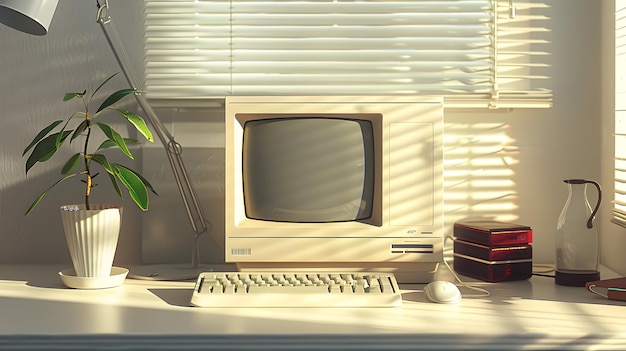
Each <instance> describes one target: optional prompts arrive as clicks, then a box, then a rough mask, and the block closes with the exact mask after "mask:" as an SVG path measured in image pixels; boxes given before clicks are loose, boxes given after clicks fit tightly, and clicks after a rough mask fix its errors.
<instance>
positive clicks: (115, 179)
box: [107, 172, 122, 198]
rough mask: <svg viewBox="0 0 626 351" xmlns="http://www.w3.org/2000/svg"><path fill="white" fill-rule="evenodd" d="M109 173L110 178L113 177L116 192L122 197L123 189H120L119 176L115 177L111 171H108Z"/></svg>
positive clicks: (112, 181)
mask: <svg viewBox="0 0 626 351" xmlns="http://www.w3.org/2000/svg"><path fill="white" fill-rule="evenodd" d="M107 175H108V176H109V179H111V183H112V184H113V188H114V189H115V192H116V193H117V195H118V196H119V197H120V198H122V189H120V185H119V184H118V183H117V178H115V175H114V174H111V173H109V172H107Z"/></svg>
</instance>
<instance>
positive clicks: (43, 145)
mask: <svg viewBox="0 0 626 351" xmlns="http://www.w3.org/2000/svg"><path fill="white" fill-rule="evenodd" d="M115 76H116V74H114V75H112V76H110V77H108V78H107V79H106V80H104V81H103V82H102V84H100V85H99V86H98V88H96V89H95V90H94V91H93V93H92V94H91V95H87V91H86V90H85V91H83V92H82V93H67V94H65V96H64V98H63V101H66V102H67V101H70V100H73V99H75V98H78V99H81V100H82V102H83V108H82V110H81V111H78V112H74V113H73V114H72V115H71V116H70V117H69V118H67V119H66V120H56V121H54V122H52V123H51V124H49V125H48V126H47V127H45V128H43V129H42V130H41V131H40V132H39V133H38V134H37V135H36V136H35V138H34V139H33V141H32V142H31V143H30V144H29V145H28V146H27V147H26V149H25V150H24V153H23V156H24V155H26V154H27V153H29V152H30V155H29V156H28V158H27V159H26V173H27V174H28V171H29V170H30V169H31V168H32V167H33V166H34V165H35V164H37V163H38V162H45V161H48V160H49V159H51V158H52V157H53V156H54V155H55V154H56V152H57V151H58V150H59V149H60V148H61V146H62V145H63V144H71V143H72V142H73V141H75V140H76V141H79V142H81V143H82V144H81V148H80V149H81V151H79V152H77V153H75V154H73V155H72V156H71V157H70V158H69V159H68V160H67V161H66V162H65V164H64V165H63V167H62V168H61V174H62V177H61V178H60V179H58V180H57V181H56V182H54V183H53V184H52V185H51V186H50V187H49V188H47V189H46V190H45V191H44V192H43V193H41V194H40V195H39V196H38V197H37V198H36V199H35V201H33V203H32V204H31V205H30V207H29V208H28V210H27V211H26V214H28V213H30V212H31V211H32V210H33V208H35V206H37V204H39V202H40V201H41V200H42V199H43V198H44V197H45V196H46V195H47V194H48V192H49V191H50V190H51V189H52V188H54V187H55V186H57V185H58V184H60V183H62V182H64V181H66V180H68V179H71V178H75V177H76V178H79V179H80V181H81V183H78V184H80V187H81V188H82V189H83V194H84V201H83V203H81V204H77V205H67V206H62V207H61V215H62V219H63V228H64V230H65V237H66V239H67V243H68V247H69V249H70V255H71V256H72V263H73V265H74V271H75V275H76V277H93V278H99V277H107V276H110V275H111V269H112V265H113V256H114V255H115V250H116V247H117V238H118V236H119V227H120V223H121V214H122V213H121V212H122V208H121V206H115V205H107V204H104V205H103V204H98V205H94V204H92V203H91V195H92V190H93V189H94V187H95V186H96V183H95V181H94V180H95V178H96V176H98V175H99V173H97V172H95V168H96V167H99V168H101V169H102V170H103V171H104V172H103V173H104V174H106V175H107V176H108V178H109V179H110V181H111V183H112V184H113V188H114V189H115V191H116V193H117V194H118V195H119V196H120V197H122V191H121V186H120V184H121V185H122V186H123V187H124V188H126V190H127V191H128V194H129V195H130V197H131V199H132V200H133V201H134V202H135V203H136V204H137V206H138V207H139V208H140V209H141V210H143V211H146V210H147V209H148V190H150V191H151V192H153V193H155V194H156V192H154V189H153V188H152V185H150V183H149V182H148V181H147V180H146V179H145V178H144V177H142V176H141V175H140V174H139V173H138V172H136V171H134V170H132V169H130V168H128V167H126V166H123V165H121V164H117V163H113V162H109V160H108V159H107V157H106V156H105V155H104V154H103V153H101V151H102V150H104V149H111V148H114V149H118V150H120V151H121V152H122V153H123V154H124V155H126V156H127V157H128V158H130V159H133V155H132V154H131V152H130V150H129V149H128V145H130V144H135V143H137V140H135V139H129V138H124V137H122V136H121V135H120V133H118V132H117V131H116V130H114V129H113V128H112V127H111V126H110V125H108V124H106V123H103V122H101V121H100V118H99V117H100V116H101V115H103V114H104V113H105V112H107V111H113V112H115V113H117V114H118V115H120V116H121V117H123V118H124V119H125V120H127V121H128V122H130V124H131V125H132V126H134V127H135V129H136V130H137V131H138V132H139V134H141V135H142V136H143V137H145V138H146V139H147V140H148V141H150V142H152V141H153V137H152V133H151V132H150V130H149V128H148V127H147V125H146V123H145V121H144V119H143V118H142V117H141V116H139V115H137V114H135V113H132V112H129V111H125V110H121V109H118V108H114V107H112V105H113V104H115V103H116V102H118V101H120V100H121V99H122V98H124V97H126V96H128V95H133V94H139V93H140V92H139V91H137V90H136V89H122V90H118V91H115V92H114V93H112V94H111V95H109V96H108V97H107V98H106V99H104V101H103V102H102V103H101V104H100V106H99V107H98V108H97V109H96V110H95V112H92V111H93V110H92V107H91V104H92V101H93V100H94V97H95V96H96V93H97V92H98V91H99V90H100V89H102V87H104V86H105V85H106V84H107V83H108V82H109V81H110V80H111V79H112V78H113V77H115ZM96 132H101V133H102V134H103V136H104V141H103V142H102V143H100V144H99V145H98V146H97V147H96V148H95V149H92V145H91V144H90V142H91V141H92V140H93V138H94V135H93V133H96ZM105 251H106V252H105Z"/></svg>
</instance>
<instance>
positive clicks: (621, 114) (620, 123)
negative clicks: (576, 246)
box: [613, 0, 626, 227]
mask: <svg viewBox="0 0 626 351" xmlns="http://www.w3.org/2000/svg"><path fill="white" fill-rule="evenodd" d="M615 10H616V12H615V194H614V200H613V222H614V223H617V224H619V225H622V226H625V227H626V0H618V1H616V2H615Z"/></svg>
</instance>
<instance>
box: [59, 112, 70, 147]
mask: <svg viewBox="0 0 626 351" xmlns="http://www.w3.org/2000/svg"><path fill="white" fill-rule="evenodd" d="M73 117H74V114H72V115H71V116H70V118H68V119H67V121H65V124H64V125H63V128H61V132H60V133H57V140H56V148H57V149H58V148H59V147H61V144H63V141H64V140H65V138H66V137H67V135H66V134H65V133H66V131H65V128H66V127H67V125H68V123H70V121H71V120H72V118H73ZM71 132H72V131H69V133H71Z"/></svg>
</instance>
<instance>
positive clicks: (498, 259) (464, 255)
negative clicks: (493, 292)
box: [454, 221, 533, 282]
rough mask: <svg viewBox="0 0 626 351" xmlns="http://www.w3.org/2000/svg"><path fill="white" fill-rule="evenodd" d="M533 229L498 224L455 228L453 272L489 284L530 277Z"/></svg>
mask: <svg viewBox="0 0 626 351" xmlns="http://www.w3.org/2000/svg"><path fill="white" fill-rule="evenodd" d="M532 233H533V232H532V229H531V228H530V227H528V226H525V225H520V224H515V223H507V222H499V221H466V222H457V223H455V224H454V236H455V239H454V270H455V271H456V272H458V273H460V274H463V275H465V276H468V277H472V278H477V279H480V280H484V281H488V282H502V281H509V280H522V279H528V278H530V277H531V276H532V270H533V267H532V266H533V263H532V256H533V251H532V245H531V243H532V236H533V235H532Z"/></svg>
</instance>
